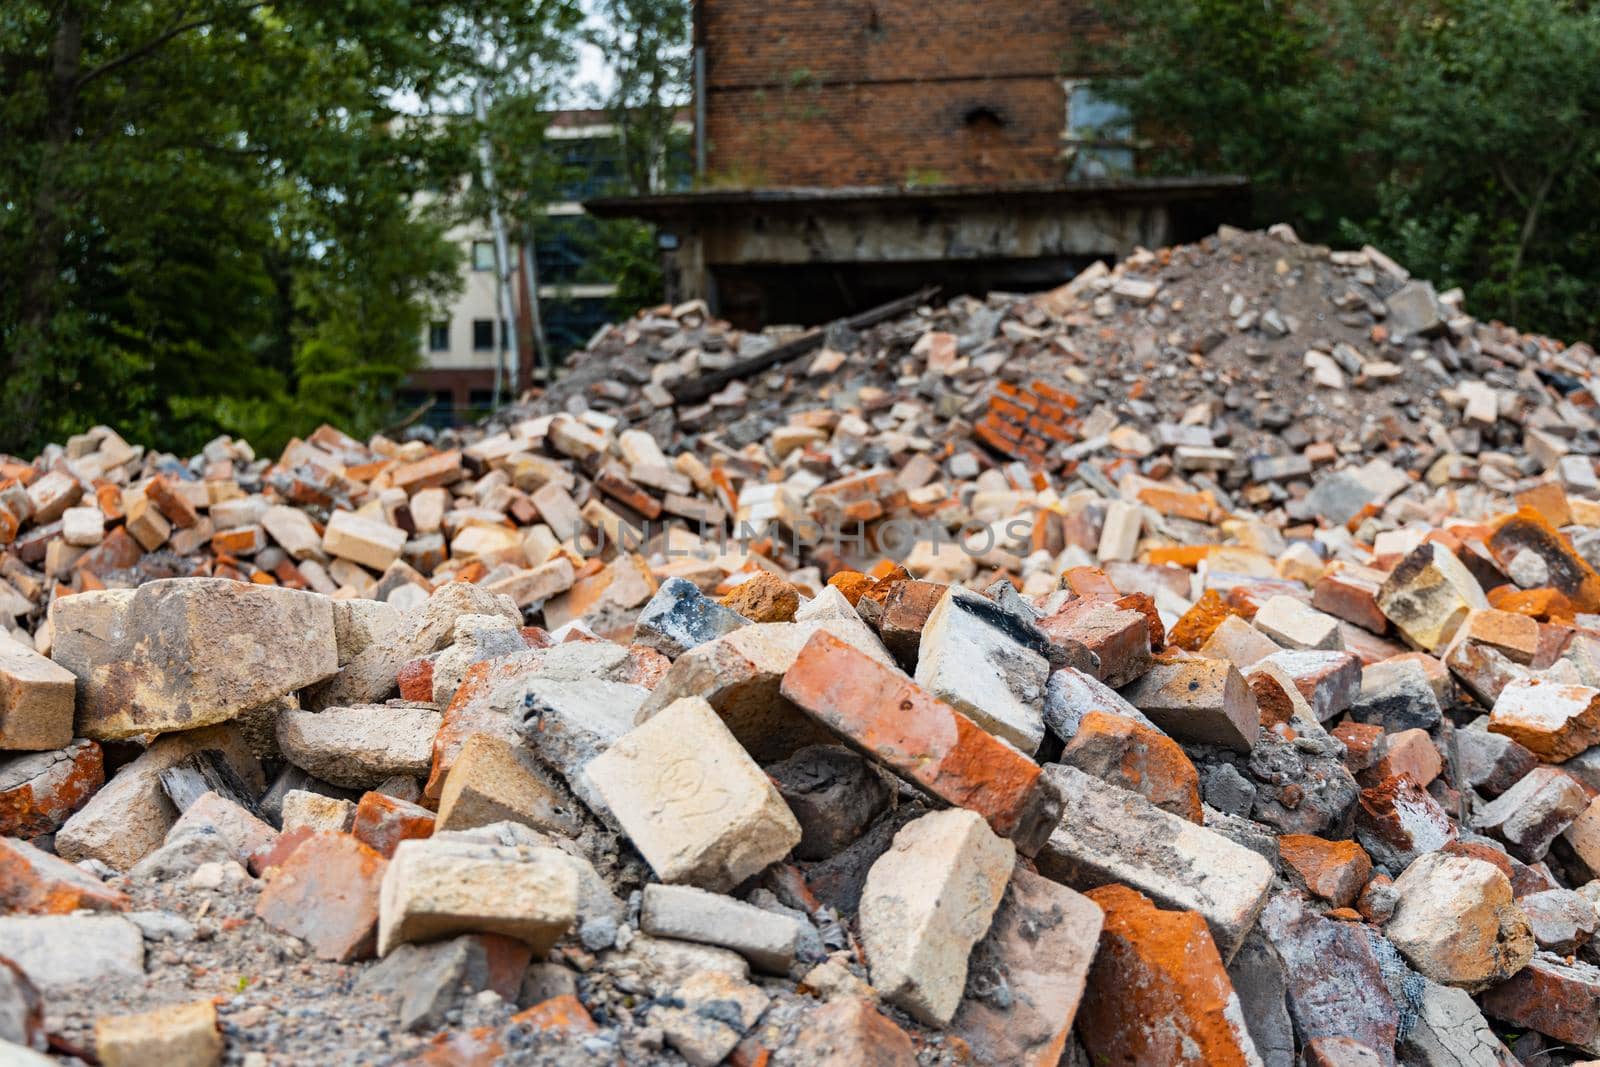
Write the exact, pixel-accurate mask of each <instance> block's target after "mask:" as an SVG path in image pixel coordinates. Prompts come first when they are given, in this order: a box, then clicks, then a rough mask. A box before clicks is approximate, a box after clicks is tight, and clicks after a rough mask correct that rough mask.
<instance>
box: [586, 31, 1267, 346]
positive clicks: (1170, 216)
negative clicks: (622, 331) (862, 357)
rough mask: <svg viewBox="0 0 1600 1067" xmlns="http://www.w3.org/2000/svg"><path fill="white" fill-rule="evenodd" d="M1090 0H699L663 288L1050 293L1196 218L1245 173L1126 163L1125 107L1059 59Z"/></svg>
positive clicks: (819, 302)
mask: <svg viewBox="0 0 1600 1067" xmlns="http://www.w3.org/2000/svg"><path fill="white" fill-rule="evenodd" d="M1098 32H1101V31H1100V29H1099V27H1098V25H1097V23H1096V20H1095V19H1094V17H1093V14H1092V7H1091V6H1090V5H1089V4H1088V3H1087V2H1085V0H944V2H942V3H937V4H928V3H919V2H916V0H695V3H694V44H695V83H694V96H695V107H694V112H695V147H696V163H697V171H698V181H697V184H696V191H694V192H691V193H684V194H674V195H669V196H656V197H633V198H615V199H597V200H592V201H590V202H588V205H587V206H588V207H589V209H590V210H591V211H593V212H595V213H596V214H599V215H632V216H635V217H641V218H645V219H649V220H651V221H653V222H655V223H656V224H657V225H658V227H659V230H660V233H661V236H662V247H663V251H664V258H665V261H666V265H667V270H668V279H669V288H670V289H672V290H673V291H672V292H671V293H670V294H669V295H672V296H676V297H688V296H704V297H706V298H707V299H709V300H711V301H712V302H713V304H714V305H715V306H716V307H717V308H718V309H719V311H720V312H721V313H723V314H725V315H728V316H730V317H732V318H734V319H735V320H736V321H745V322H747V323H749V324H754V323H756V322H771V321H802V322H805V321H812V322H814V321H820V320H821V319H825V318H829V317H832V316H833V315H835V314H840V313H843V312H845V311H848V310H853V309H858V308H860V307H863V306H867V305H869V304H871V303H874V302H877V301H878V300H880V299H888V298H891V297H893V296H896V295H899V294H901V293H904V292H906V291H908V290H910V289H914V288H916V287H917V285H920V284H924V283H927V282H935V283H939V284H942V285H943V286H944V287H945V288H946V290H947V291H973V290H977V289H981V288H987V287H1011V288H1039V287H1043V286H1046V285H1050V284H1054V283H1056V282H1059V281H1060V280H1061V278H1062V277H1064V276H1066V275H1069V274H1070V273H1072V272H1073V271H1075V270H1076V269H1079V268H1081V267H1082V266H1083V265H1085V264H1086V263H1088V262H1089V261H1091V260H1093V259H1095V258H1102V257H1109V256H1117V255H1121V254H1126V253H1127V252H1129V251H1131V250H1132V248H1133V247H1134V246H1135V245H1138V244H1146V245H1149V244H1157V243H1165V242H1167V241H1170V240H1173V239H1180V238H1182V237H1186V236H1192V235H1197V234H1198V233H1199V232H1201V231H1203V230H1205V229H1207V228H1209V227H1213V226H1214V225H1215V224H1216V222H1217V221H1219V220H1221V219H1223V218H1225V217H1227V216H1228V215H1229V214H1230V213H1231V212H1232V211H1233V210H1234V209H1235V208H1236V206H1237V204H1238V202H1239V198H1240V196H1241V195H1242V192H1243V182H1242V180H1240V179H1236V178H1218V179H1207V180H1201V181H1196V180H1182V181H1171V180H1157V179H1151V178H1146V177H1140V176H1138V175H1137V174H1136V173H1135V170H1134V165H1135V156H1134V150H1133V137H1132V131H1131V129H1130V127H1129V124H1128V122H1127V121H1126V118H1125V116H1123V115H1122V114H1120V113H1119V111H1118V110H1117V109H1116V108H1115V107H1113V106H1111V105H1109V104H1108V102H1106V101H1105V100H1103V99H1101V98H1099V97H1097V96H1096V95H1095V93H1094V90H1093V85H1092V83H1091V82H1089V81H1088V80H1086V79H1075V78H1072V77H1069V76H1068V75H1067V73H1066V70H1067V66H1066V65H1067V63H1068V56H1069V54H1070V53H1071V51H1072V50H1073V48H1074V46H1076V45H1080V44H1082V43H1084V42H1086V41H1087V42H1092V41H1093V38H1094V36H1095V34H1096V33H1098Z"/></svg>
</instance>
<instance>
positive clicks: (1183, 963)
mask: <svg viewBox="0 0 1600 1067" xmlns="http://www.w3.org/2000/svg"><path fill="white" fill-rule="evenodd" d="M1087 896H1088V897H1089V899H1090V900H1091V901H1093V902H1094V903H1095V904H1097V905H1099V906H1100V908H1101V909H1103V910H1104V912H1105V928H1104V930H1103V931H1102V933H1101V935H1100V951H1099V952H1098V953H1097V954H1096V956H1095V958H1094V963H1093V965H1092V966H1091V967H1090V970H1089V980H1088V988H1087V989H1086V990H1085V993H1084V998H1083V1007H1082V1009H1081V1010H1080V1012H1079V1025H1078V1033H1079V1035H1080V1036H1081V1037H1082V1039H1083V1042H1084V1046H1085V1047H1086V1048H1087V1050H1088V1052H1089V1056H1090V1058H1091V1061H1092V1062H1100V1063H1151V1064H1155V1063H1161V1064H1172V1065H1179V1064H1184V1065H1193V1067H1202V1065H1212V1064H1235V1065H1245V1064H1259V1063H1260V1062H1261V1060H1260V1058H1259V1057H1258V1056H1257V1054H1256V1050H1255V1044H1254V1042H1253V1041H1251V1039H1250V1035H1249V1033H1248V1032H1247V1031H1246V1030H1245V1026H1244V1018H1243V1013H1242V1011H1241V1009H1240V1006H1239V998H1238V995H1237V994H1236V993H1235V992H1234V990H1233V983H1232V982H1231V981H1230V980H1229V978H1228V972H1227V971H1226V970H1224V969H1223V964H1222V958H1221V957H1220V956H1219V955H1218V954H1217V948H1216V945H1215V944H1214V943H1213V942H1212V939H1211V932H1210V931H1209V930H1208V929H1207V928H1206V924H1205V921H1204V920H1203V919H1202V918H1201V917H1200V916H1199V915H1197V914H1195V913H1194V912H1192V911H1162V910H1160V909H1158V908H1156V907H1155V905H1154V904H1152V903H1151V902H1150V900H1149V898H1148V897H1145V896H1143V895H1142V894H1140V893H1138V892H1136V891H1134V890H1132V889H1129V888H1128V887H1127V886H1121V885H1107V886H1102V887H1100V888H1098V889H1092V890H1090V891H1089V892H1088V894H1087ZM1155 1020H1160V1025H1151V1023H1152V1022H1153V1021H1155Z"/></svg>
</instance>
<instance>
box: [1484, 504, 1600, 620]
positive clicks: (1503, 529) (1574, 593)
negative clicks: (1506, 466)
mask: <svg viewBox="0 0 1600 1067" xmlns="http://www.w3.org/2000/svg"><path fill="white" fill-rule="evenodd" d="M1492 526H1493V532H1491V533H1490V534H1489V538H1488V540H1487V542H1486V544H1487V546H1488V549H1489V552H1490V554H1491V555H1493V556H1494V560H1495V562H1496V563H1498V564H1499V565H1500V569H1501V570H1506V569H1508V568H1509V567H1510V566H1511V561H1512V560H1513V559H1514V558H1516V556H1517V554H1518V553H1519V552H1523V551H1530V552H1533V553H1534V554H1535V555H1537V556H1539V557H1540V558H1542V559H1543V560H1544V561H1545V563H1546V565H1547V566H1549V568H1550V584H1551V585H1552V586H1554V587H1555V588H1557V589H1559V590H1560V591H1561V592H1562V593H1563V594H1565V596H1566V597H1567V599H1568V600H1570V601H1572V606H1573V607H1574V608H1576V609H1577V610H1578V611H1582V612H1594V611H1600V574H1597V573H1595V569H1594V568H1593V567H1591V566H1589V564H1588V563H1587V562H1585V561H1584V559H1583V557H1582V556H1580V555H1578V553H1577V551H1576V550H1575V549H1573V547H1572V541H1571V539H1570V538H1568V537H1567V536H1566V535H1565V534H1563V533H1561V532H1560V531H1559V530H1557V529H1556V528H1555V527H1553V526H1551V525H1550V523H1549V522H1548V521H1547V520H1546V519H1545V517H1544V516H1543V515H1542V514H1541V513H1539V512H1538V511H1535V510H1534V509H1533V508H1530V507H1523V508H1518V509H1517V511H1516V514H1514V515H1506V516H1503V517H1501V518H1500V519H1497V520H1496V521H1495V522H1494V523H1493V524H1492Z"/></svg>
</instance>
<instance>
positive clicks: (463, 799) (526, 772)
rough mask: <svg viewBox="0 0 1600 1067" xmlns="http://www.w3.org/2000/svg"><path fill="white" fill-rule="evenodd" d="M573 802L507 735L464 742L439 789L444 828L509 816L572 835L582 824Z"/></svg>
mask: <svg viewBox="0 0 1600 1067" xmlns="http://www.w3.org/2000/svg"><path fill="white" fill-rule="evenodd" d="M570 803H571V802H570V801H568V800H567V799H566V798H565V797H564V796H563V795H562V792H561V790H560V789H559V787H557V786H556V785H555V784H554V783H553V782H552V781H550V778H549V774H548V772H546V771H545V770H544V769H543V768H542V767H541V766H540V765H539V763H538V762H537V760H535V759H534V756H533V753H531V752H529V751H528V750H527V749H525V748H523V747H522V746H521V745H518V744H513V743H512V742H510V741H507V740H505V739H504V738H501V737H495V736H493V735H490V734H474V735H473V736H471V737H469V738H467V742H466V744H464V745H462V746H461V751H460V752H459V753H457V755H456V758H455V762H454V763H453V764H451V767H450V773H449V774H448V775H447V776H446V777H445V780H444V788H443V789H442V790H441V791H440V793H439V829H441V830H467V829H471V828H472V827H474V826H487V825H489V824H490V823H496V822H505V821H508V820H509V821H511V822H518V823H522V824H523V825H525V826H531V827H533V828H534V829H536V830H549V831H554V832H557V833H562V834H567V835H569V836H570V835H573V834H576V833H577V832H578V830H579V829H580V828H581V823H580V822H579V820H578V818H577V815H576V813H575V812H573V811H571V810H569V806H570Z"/></svg>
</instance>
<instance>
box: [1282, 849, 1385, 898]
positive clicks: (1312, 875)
mask: <svg viewBox="0 0 1600 1067" xmlns="http://www.w3.org/2000/svg"><path fill="white" fill-rule="evenodd" d="M1278 853H1279V855H1280V856H1282V857H1283V864H1284V867H1285V869H1286V872H1288V871H1292V872H1293V874H1294V877H1295V879H1296V880H1298V881H1299V882H1300V884H1302V885H1304V886H1305V887H1306V889H1307V890H1309V891H1310V892H1311V893H1312V894H1313V895H1315V896H1318V897H1321V898H1322V899H1323V900H1326V901H1327V902H1328V903H1330V904H1332V905H1333V906H1334V907H1336V908H1346V907H1349V906H1350V905H1351V904H1353V903H1355V899H1356V897H1357V896H1358V895H1360V893H1361V890H1362V888H1363V887H1364V886H1366V884H1367V879H1369V878H1371V877H1372V858H1371V857H1370V856H1368V855H1367V853H1366V850H1365V849H1363V848H1362V847H1361V846H1360V845H1358V844H1356V843H1355V842H1354V841H1329V840H1326V839H1325V838H1321V837H1313V836H1311V835H1309V834H1284V835H1283V836H1282V837H1280V838H1278Z"/></svg>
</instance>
